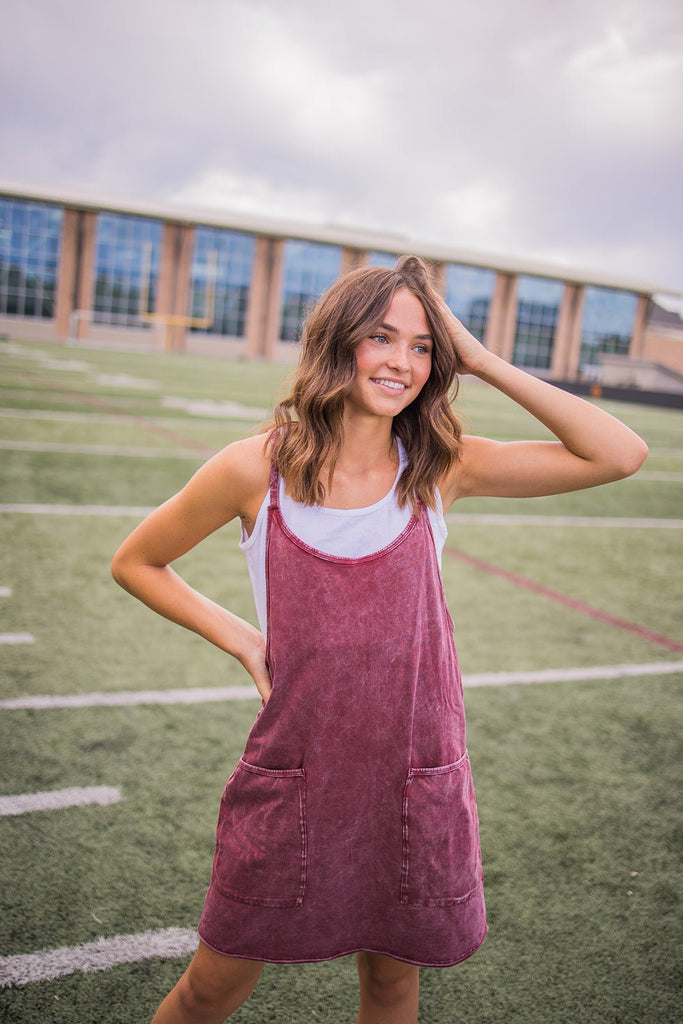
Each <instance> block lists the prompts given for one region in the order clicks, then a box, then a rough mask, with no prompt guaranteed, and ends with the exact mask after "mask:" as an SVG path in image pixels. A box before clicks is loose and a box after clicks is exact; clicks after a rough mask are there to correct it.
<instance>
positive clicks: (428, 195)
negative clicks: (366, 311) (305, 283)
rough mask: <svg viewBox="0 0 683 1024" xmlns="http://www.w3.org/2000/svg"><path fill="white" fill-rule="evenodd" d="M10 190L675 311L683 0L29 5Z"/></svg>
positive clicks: (15, 47)
mask: <svg viewBox="0 0 683 1024" xmlns="http://www.w3.org/2000/svg"><path fill="white" fill-rule="evenodd" d="M1 24H2V34H3V44H2V60H1V61H0V90H1V95H2V97H3V101H2V105H1V107H0V152H1V153H2V164H1V165H0V177H2V178H3V179H5V180H11V181H14V182H21V183H24V184H27V185H47V186H51V187H65V188H70V189H83V190H87V191H92V192H95V193H101V192H103V191H104V192H107V193H110V194H112V195H114V196H115V197H117V198H121V199H149V200H154V201H158V202H167V201H170V202H174V201H177V202H184V203H192V204H193V205H208V206H219V207H221V208H222V209H224V210H227V211H229V210H238V211H246V212H255V213H267V214H269V215H273V216H282V217H286V218H295V219H302V220H312V221H315V222H318V223H324V224H329V223H332V224H344V225H352V226H357V227H364V228H370V229H381V230H383V231H388V232H400V233H405V234H408V235H409V236H411V237H413V238H417V239H421V240H424V241H435V242H443V243H447V244H451V245H454V246H462V247H465V248H471V249H480V250H483V251H485V252H494V253H495V252H497V253H501V254H508V255H517V256H533V257H538V258H545V259H550V260H553V261H556V262H558V263H561V262H565V263H570V264H573V265H579V266H583V267H586V268H592V269H596V270H602V271H605V272H614V273H619V274H626V275H631V276H634V277H637V278H640V279H645V280H647V281H652V282H654V283H656V284H660V285H662V286H666V287H670V288H673V289H676V290H680V291H682V292H683V200H682V197H681V193H682V183H683V174H682V170H683V160H682V159H681V157H682V151H683V145H682V139H683V5H682V4H681V2H680V0H572V2H571V3H567V4H564V3H555V2H554V0H497V2H494V0H467V2H463V0H419V2H416V0H410V2H408V0H393V2H392V0H341V2H340V0H335V2H330V3H328V2H326V0H119V2H118V3H112V2H110V3H104V2H102V0H16V2H14V3H12V2H10V3H9V4H4V5H3V10H2V22H1Z"/></svg>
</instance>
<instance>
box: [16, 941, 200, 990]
mask: <svg viewBox="0 0 683 1024" xmlns="http://www.w3.org/2000/svg"><path fill="white" fill-rule="evenodd" d="M197 942H198V940H197V933H196V931H194V930H193V929H191V928H159V929H158V930H156V931H148V932H141V933H139V934H138V935H115V936H113V938H110V939H105V938H99V939H96V940H95V942H86V943H85V944H84V945H82V946H61V947H60V948H59V949H43V950H41V951H40V952H39V953H22V954H19V955H18V956H2V957H0V986H2V987H3V988H10V987H14V986H19V985H30V984H31V983H32V982H36V981H50V980H52V979H53V978H62V977H64V976H65V975H67V974H75V973H76V971H85V972H86V973H90V972H93V971H107V970H109V968H111V967H116V966H117V964H131V963H137V962H138V961H140V960H148V959H149V958H150V957H153V956H158V957H161V958H163V959H164V960H172V959H176V958H178V957H182V956H187V955H189V954H190V953H193V952H194V951H195V949H196V948H197Z"/></svg>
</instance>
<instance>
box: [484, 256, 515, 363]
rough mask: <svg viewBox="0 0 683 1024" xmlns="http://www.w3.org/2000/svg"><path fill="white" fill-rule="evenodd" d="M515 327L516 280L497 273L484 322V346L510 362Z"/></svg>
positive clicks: (500, 272)
mask: <svg viewBox="0 0 683 1024" xmlns="http://www.w3.org/2000/svg"><path fill="white" fill-rule="evenodd" d="M516 326H517V278H516V277H514V276H513V275H512V274H504V273H503V272H502V271H498V273H497V274H496V284H495V287H494V289H493V298H492V299H491V305H490V307H489V315H488V319H487V321H486V332H485V334H484V344H485V345H486V347H487V348H488V349H490V350H491V352H494V353H495V354H496V355H498V356H502V358H503V359H507V361H508V362H512V353H513V349H514V344H515V328H516Z"/></svg>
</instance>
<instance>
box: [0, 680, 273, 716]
mask: <svg viewBox="0 0 683 1024" xmlns="http://www.w3.org/2000/svg"><path fill="white" fill-rule="evenodd" d="M259 699H260V698H259V695H258V693H257V691H256V687H255V686H224V687H207V688H205V689H201V688H195V689H187V690H139V691H135V690H118V691H117V690H115V691H113V692H111V693H75V694H69V695H65V696H57V695H55V696H49V695H46V696H36V697H14V698H8V699H6V700H0V710H5V711H17V710H23V709H28V708H38V709H42V708H93V707H101V708H120V707H134V706H135V705H138V704H207V703H209V702H211V701H226V700H259Z"/></svg>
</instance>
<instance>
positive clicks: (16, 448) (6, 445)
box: [0, 441, 683, 480]
mask: <svg viewBox="0 0 683 1024" xmlns="http://www.w3.org/2000/svg"><path fill="white" fill-rule="evenodd" d="M3 450H4V451H12V452H54V453H55V454H58V455H119V456H124V457H130V458H136V459H137V458H140V459H193V460H194V461H195V462H197V461H199V460H201V459H202V455H201V453H200V452H197V451H192V450H191V449H189V448H143V447H137V446H136V445H114V444H66V443H64V444H62V443H61V442H60V441H0V451H3ZM681 479H682V480H683V477H681Z"/></svg>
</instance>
